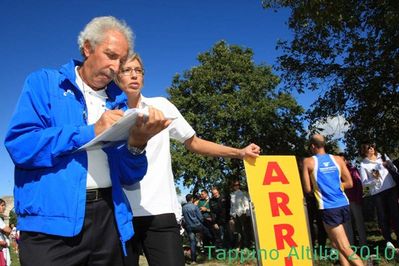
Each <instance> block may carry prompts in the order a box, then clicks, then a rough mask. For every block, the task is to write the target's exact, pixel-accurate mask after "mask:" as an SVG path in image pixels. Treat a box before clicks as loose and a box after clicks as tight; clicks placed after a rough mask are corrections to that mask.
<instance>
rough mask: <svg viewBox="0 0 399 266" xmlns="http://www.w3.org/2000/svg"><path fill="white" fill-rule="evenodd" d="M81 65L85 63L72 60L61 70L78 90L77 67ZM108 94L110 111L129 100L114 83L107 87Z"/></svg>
mask: <svg viewBox="0 0 399 266" xmlns="http://www.w3.org/2000/svg"><path fill="white" fill-rule="evenodd" d="M81 65H83V62H81V61H79V60H74V59H72V60H71V61H69V62H68V63H67V64H65V65H63V66H62V67H61V69H60V73H61V74H63V75H64V76H65V78H66V79H67V80H68V81H69V82H70V83H72V85H74V87H75V88H76V89H78V88H79V86H78V85H77V84H76V73H75V67H77V66H81ZM79 91H80V90H79ZM106 93H107V96H108V99H107V105H108V108H110V109H114V108H115V107H117V106H118V105H119V104H121V103H123V102H125V101H126V99H127V97H126V95H125V94H124V93H123V91H122V90H121V89H120V88H119V87H118V86H117V85H116V84H115V83H114V82H113V81H111V82H110V83H109V84H108V85H107V89H106Z"/></svg>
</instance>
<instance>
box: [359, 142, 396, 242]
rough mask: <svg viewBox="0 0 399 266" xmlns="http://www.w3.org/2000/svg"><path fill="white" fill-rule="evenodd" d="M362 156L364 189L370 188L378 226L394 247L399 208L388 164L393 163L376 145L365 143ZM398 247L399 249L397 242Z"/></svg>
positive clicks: (361, 172) (362, 147)
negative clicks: (392, 236) (382, 154)
mask: <svg viewBox="0 0 399 266" xmlns="http://www.w3.org/2000/svg"><path fill="white" fill-rule="evenodd" d="M360 154H361V155H362V157H363V161H362V162H361V163H360V176H361V178H362V184H363V187H368V188H369V191H370V195H371V196H372V198H373V200H374V202H375V205H376V209H377V217H378V224H379V226H380V228H381V232H382V236H383V237H384V239H385V241H386V244H387V246H389V247H393V244H392V242H393V240H392V238H391V226H390V225H391V223H390V221H392V226H393V229H394V231H395V234H396V238H397V239H399V208H398V194H397V190H396V183H395V181H394V180H393V178H392V176H391V174H390V173H389V171H388V169H387V168H386V167H387V164H389V163H391V162H390V160H389V158H388V157H387V156H386V161H384V160H383V158H382V156H381V154H379V153H378V152H377V149H376V146H375V144H372V143H364V144H362V145H361V147H360ZM396 244H397V245H396V247H399V242H398V240H397V242H396Z"/></svg>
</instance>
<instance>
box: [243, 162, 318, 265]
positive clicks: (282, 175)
mask: <svg viewBox="0 0 399 266" xmlns="http://www.w3.org/2000/svg"><path fill="white" fill-rule="evenodd" d="M244 164H245V171H246V174H247V181H248V187H249V194H250V196H251V201H252V203H253V205H254V207H255V219H256V225H257V231H258V239H259V247H258V248H259V250H258V252H257V254H258V258H259V260H260V261H262V265H284V266H290V265H293V266H294V265H301V266H305V265H313V262H312V246H311V244H310V240H309V232H308V231H309V230H308V225H307V216H306V210H305V206H304V196H303V192H302V186H301V180H300V177H299V173H298V167H297V164H296V159H295V156H259V157H258V158H257V159H256V160H247V161H245V163H244Z"/></svg>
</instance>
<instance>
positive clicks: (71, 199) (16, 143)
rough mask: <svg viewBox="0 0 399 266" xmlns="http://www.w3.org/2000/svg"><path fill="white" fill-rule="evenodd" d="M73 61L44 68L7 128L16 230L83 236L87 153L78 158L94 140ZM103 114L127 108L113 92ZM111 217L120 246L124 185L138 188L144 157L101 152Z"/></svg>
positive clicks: (128, 233)
mask: <svg viewBox="0 0 399 266" xmlns="http://www.w3.org/2000/svg"><path fill="white" fill-rule="evenodd" d="M80 64H81V63H80V62H78V61H74V60H72V61H71V62H70V63H68V64H66V65H64V66H63V67H62V68H61V69H60V70H49V69H42V70H39V71H37V72H34V73H32V74H31V75H29V76H28V78H27V79H26V81H25V84H24V88H23V91H22V94H21V96H20V99H19V102H18V104H17V107H16V111H15V113H14V115H13V117H12V120H11V122H10V125H9V128H8V132H7V134H6V138H5V146H6V148H7V150H8V152H9V154H10V156H11V158H12V160H13V162H14V164H15V187H14V197H15V199H14V202H15V212H16V213H17V215H18V229H19V230H24V231H33V232H41V233H46V234H52V235H58V236H66V237H71V236H75V235H77V234H79V232H80V231H81V230H82V226H83V221H84V216H85V205H86V179H87V153H86V152H85V151H80V152H79V151H77V149H78V148H79V147H81V146H82V145H84V144H86V143H87V142H89V141H90V140H92V139H93V138H94V137H95V133H94V125H87V108H86V103H85V99H84V96H83V94H82V92H81V90H80V89H79V87H78V86H77V85H76V83H75V80H76V74H75V67H76V66H77V65H80ZM107 95H108V99H107V103H106V104H107V108H108V109H113V107H114V106H115V105H116V104H118V103H119V102H121V101H125V96H124V94H123V93H122V91H121V90H120V89H119V88H117V87H116V86H108V88H107ZM105 151H106V153H107V155H108V161H109V167H110V175H111V180H112V196H113V202H114V207H115V210H114V212H115V218H116V221H117V226H118V230H119V233H120V239H121V241H122V244H123V245H122V246H123V247H124V242H126V241H127V240H129V239H130V238H131V237H132V236H133V234H134V232H133V226H132V212H131V209H130V206H129V204H128V201H127V199H126V197H125V195H124V193H123V191H122V187H121V186H122V185H131V184H133V183H135V182H137V181H140V180H141V179H142V178H143V176H144V175H145V173H146V171H147V158H146V156H145V155H139V156H133V155H132V154H131V153H130V152H129V151H128V149H127V147H126V145H120V146H119V147H114V148H107V149H106V150H105Z"/></svg>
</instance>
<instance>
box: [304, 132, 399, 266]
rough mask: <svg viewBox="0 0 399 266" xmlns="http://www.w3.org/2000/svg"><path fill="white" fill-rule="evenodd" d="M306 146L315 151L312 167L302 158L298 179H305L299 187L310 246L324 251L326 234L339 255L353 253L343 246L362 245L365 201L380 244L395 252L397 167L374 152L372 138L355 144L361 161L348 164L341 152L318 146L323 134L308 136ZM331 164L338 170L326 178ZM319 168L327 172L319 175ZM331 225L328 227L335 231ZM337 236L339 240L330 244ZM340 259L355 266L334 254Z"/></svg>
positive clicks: (398, 245) (398, 235) (398, 219)
mask: <svg viewBox="0 0 399 266" xmlns="http://www.w3.org/2000/svg"><path fill="white" fill-rule="evenodd" d="M311 145H313V146H311V147H312V149H313V154H315V156H312V157H310V158H311V160H312V163H313V165H312V167H313V168H312V169H310V170H309V169H308V167H309V166H308V164H309V163H305V162H306V160H310V159H309V158H307V159H305V161H304V165H303V167H302V168H303V169H302V173H303V176H305V177H303V179H306V180H307V181H306V182H304V183H305V184H304V190H305V192H306V193H307V195H306V201H307V208H308V217H309V221H310V230H311V236H312V242H313V244H314V245H315V246H319V247H321V249H324V248H325V246H326V239H327V236H328V237H330V239H331V241H332V243H333V246H334V247H336V248H337V249H338V250H339V251H340V253H339V254H340V255H342V254H351V253H352V252H353V251H352V250H350V249H349V248H348V247H350V246H357V247H359V250H360V248H362V247H367V230H366V227H365V219H364V212H365V211H364V207H363V202H364V200H367V202H368V203H370V204H371V205H372V206H374V207H375V210H376V213H377V221H378V228H379V229H380V232H381V235H382V237H383V238H384V241H385V245H386V247H387V248H391V249H392V250H397V248H399V240H398V239H399V231H398V228H399V226H398V223H399V217H398V212H399V206H398V188H399V186H398V185H399V183H398V182H399V179H397V176H398V170H397V169H398V166H397V165H395V164H394V163H393V162H392V161H391V160H390V159H389V157H388V156H387V155H386V154H381V153H379V152H378V151H377V147H376V145H375V144H374V143H372V142H367V143H362V144H361V146H360V149H359V154H360V156H361V158H362V159H361V162H360V164H358V166H356V164H353V163H352V162H351V160H350V157H349V156H348V155H347V154H345V153H339V154H337V155H336V156H333V155H329V154H326V153H325V151H324V148H323V147H324V145H325V142H324V138H322V137H320V136H319V138H316V139H314V140H313V141H312V140H311ZM320 151H322V152H320ZM320 154H322V155H324V158H321V155H320ZM326 158H327V159H326ZM323 160H324V161H323ZM332 165H338V166H339V167H338V168H340V170H339V172H335V174H334V176H335V179H334V178H332V177H331V176H329V175H330V174H331V173H332V172H333V171H332V168H331V166H332ZM342 165H344V166H342ZM323 167H325V168H327V170H324V169H323ZM323 171H324V172H326V173H328V174H325V173H324V174H323ZM310 175H313V177H310ZM326 176H328V177H326ZM337 177H338V179H337ZM333 180H335V181H333ZM310 181H311V182H310ZM310 192H314V193H310ZM317 209H320V211H318V210H317ZM331 224H332V225H333V227H331ZM331 229H334V231H335V235H334V234H332V232H331ZM392 231H393V232H395V235H396V239H395V240H394V239H393V238H392V237H391V233H392ZM337 234H338V235H337ZM337 236H338V237H337ZM337 240H340V241H338V242H336V243H334V242H335V241H337ZM349 244H350V245H349ZM345 247H346V248H345ZM321 249H316V250H321ZM345 249H346V250H345ZM340 261H341V264H342V265H349V264H353V265H355V264H354V263H355V262H354V260H351V261H348V260H347V259H345V258H343V257H342V258H341V257H340Z"/></svg>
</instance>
